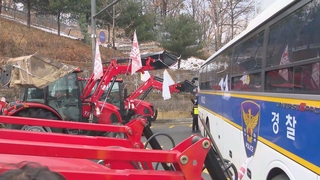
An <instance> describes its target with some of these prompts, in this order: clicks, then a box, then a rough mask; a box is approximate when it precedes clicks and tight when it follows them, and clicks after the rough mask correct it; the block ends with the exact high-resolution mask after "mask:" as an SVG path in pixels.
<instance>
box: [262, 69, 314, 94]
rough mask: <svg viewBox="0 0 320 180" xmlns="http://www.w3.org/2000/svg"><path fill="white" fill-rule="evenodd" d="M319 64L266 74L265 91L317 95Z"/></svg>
mask: <svg viewBox="0 0 320 180" xmlns="http://www.w3.org/2000/svg"><path fill="white" fill-rule="evenodd" d="M319 65H320V63H313V64H308V65H301V66H295V67H291V68H284V69H279V70H274V71H268V72H267V73H266V90H267V91H276V92H287V91H294V92H296V93H299V92H301V93H302V92H305V93H310V92H311V93H319V91H320V88H319V85H320V83H319V79H320V77H319V70H320V66H319Z"/></svg>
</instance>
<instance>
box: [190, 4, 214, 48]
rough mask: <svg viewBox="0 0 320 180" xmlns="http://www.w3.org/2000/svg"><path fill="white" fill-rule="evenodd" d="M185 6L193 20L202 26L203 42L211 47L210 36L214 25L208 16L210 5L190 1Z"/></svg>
mask: <svg viewBox="0 0 320 180" xmlns="http://www.w3.org/2000/svg"><path fill="white" fill-rule="evenodd" d="M185 6H186V11H187V12H188V13H189V14H191V15H192V17H193V19H194V20H196V21H197V22H199V24H201V29H202V30H201V32H203V36H202V38H201V41H203V42H204V44H205V45H206V46H208V45H210V43H211V40H212V39H211V38H210V34H211V31H212V28H213V27H212V26H213V23H211V18H210V16H208V14H209V8H208V6H209V3H207V2H206V1H203V0H189V1H185Z"/></svg>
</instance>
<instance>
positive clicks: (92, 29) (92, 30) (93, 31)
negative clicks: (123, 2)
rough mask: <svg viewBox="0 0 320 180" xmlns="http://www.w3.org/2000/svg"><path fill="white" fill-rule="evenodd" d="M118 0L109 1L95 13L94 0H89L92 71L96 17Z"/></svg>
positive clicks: (95, 4)
mask: <svg viewBox="0 0 320 180" xmlns="http://www.w3.org/2000/svg"><path fill="white" fill-rule="evenodd" d="M119 1H120V0H115V1H113V2H112V3H110V4H109V5H108V6H107V7H104V8H103V9H101V11H99V12H98V13H96V6H97V3H96V0H91V38H92V72H93V70H94V58H95V52H96V38H97V35H96V31H97V29H96V19H95V18H96V17H97V16H98V15H99V14H101V13H102V12H104V11H105V10H107V9H109V8H110V7H112V6H113V5H115V4H117V3H118V2H119Z"/></svg>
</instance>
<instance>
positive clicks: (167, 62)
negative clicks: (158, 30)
mask: <svg viewBox="0 0 320 180" xmlns="http://www.w3.org/2000/svg"><path fill="white" fill-rule="evenodd" d="M140 57H141V63H142V65H143V66H145V65H146V64H147V61H148V58H149V57H150V58H152V59H154V60H155V61H154V62H153V63H152V64H151V66H153V67H154V70H156V69H168V68H169V67H171V66H173V65H175V64H176V63H177V62H178V60H179V57H177V56H175V55H173V54H170V53H168V52H166V51H160V52H155V53H148V54H143V55H141V56H140ZM116 60H117V63H119V64H122V63H125V64H126V63H129V62H130V58H118V59H116ZM109 63H110V62H104V63H103V64H109Z"/></svg>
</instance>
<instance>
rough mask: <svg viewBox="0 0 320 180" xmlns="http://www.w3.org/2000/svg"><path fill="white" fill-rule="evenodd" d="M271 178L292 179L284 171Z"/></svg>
mask: <svg viewBox="0 0 320 180" xmlns="http://www.w3.org/2000/svg"><path fill="white" fill-rule="evenodd" d="M271 180H290V178H289V177H288V176H287V175H286V174H285V173H282V174H279V175H277V176H275V177H273V178H272V179H271Z"/></svg>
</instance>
